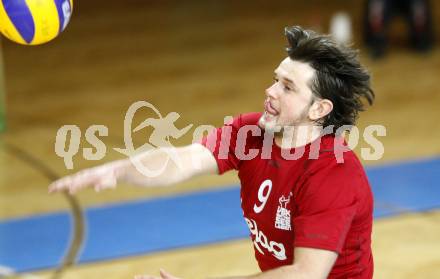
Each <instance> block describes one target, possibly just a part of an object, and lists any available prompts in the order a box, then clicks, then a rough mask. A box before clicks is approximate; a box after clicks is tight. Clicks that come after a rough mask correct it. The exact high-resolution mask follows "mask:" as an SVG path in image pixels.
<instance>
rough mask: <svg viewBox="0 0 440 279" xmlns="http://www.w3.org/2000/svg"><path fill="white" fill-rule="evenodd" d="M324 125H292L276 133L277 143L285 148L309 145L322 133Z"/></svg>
mask: <svg viewBox="0 0 440 279" xmlns="http://www.w3.org/2000/svg"><path fill="white" fill-rule="evenodd" d="M322 130H323V129H322V126H314V125H310V126H309V125H308V126H292V127H288V128H286V129H284V130H283V131H282V132H279V133H277V134H275V144H276V145H277V146H279V147H281V148H283V149H290V148H297V147H301V146H304V145H307V144H309V143H311V142H313V141H314V140H316V139H317V138H319V137H320V136H321V134H322Z"/></svg>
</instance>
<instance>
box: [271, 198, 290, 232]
mask: <svg viewBox="0 0 440 279" xmlns="http://www.w3.org/2000/svg"><path fill="white" fill-rule="evenodd" d="M291 197H292V193H290V194H289V196H287V198H286V197H285V196H284V195H282V196H281V198H280V199H279V200H278V202H279V205H278V209H277V216H276V217H275V228H277V229H280V230H286V231H291V230H292V227H291V225H290V210H289V209H287V205H288V204H289V203H290V198H291Z"/></svg>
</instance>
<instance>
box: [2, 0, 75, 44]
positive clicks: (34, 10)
mask: <svg viewBox="0 0 440 279" xmlns="http://www.w3.org/2000/svg"><path fill="white" fill-rule="evenodd" d="M72 8H73V0H0V31H1V32H2V34H3V35H4V36H5V37H7V38H8V39H10V40H12V41H14V42H16V43H19V44H23V45H39V44H44V43H46V42H49V41H51V40H53V39H54V38H56V37H57V36H58V35H59V34H60V33H61V32H63V31H64V29H65V28H66V26H67V24H68V23H69V20H70V17H71V15H72Z"/></svg>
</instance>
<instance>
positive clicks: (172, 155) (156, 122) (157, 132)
mask: <svg viewBox="0 0 440 279" xmlns="http://www.w3.org/2000/svg"><path fill="white" fill-rule="evenodd" d="M143 107H146V108H150V109H152V110H153V111H154V112H155V113H156V115H157V116H158V117H159V118H147V119H146V120H145V121H144V122H142V123H141V124H139V125H138V126H137V127H136V128H134V129H133V132H137V131H139V130H141V129H143V128H145V127H148V126H152V127H153V128H154V131H153V132H152V133H151V136H150V139H149V143H145V144H143V145H142V146H141V147H139V148H137V149H135V148H134V146H133V139H132V137H131V134H132V130H131V127H132V122H133V117H134V115H135V113H136V112H137V111H138V110H139V109H140V108H143ZM179 117H180V115H179V114H178V113H177V112H171V113H169V114H168V115H167V116H165V117H162V115H161V114H160V112H159V111H158V110H157V109H156V108H155V107H154V106H153V105H152V104H150V103H148V102H145V101H139V102H135V103H133V104H132V105H131V106H130V108H129V109H128V111H127V113H126V115H125V119H124V142H125V149H120V148H114V150H115V151H117V152H120V153H122V154H124V155H127V156H129V157H130V160H131V162H132V163H133V165H134V166H135V167H136V169H137V170H138V171H139V172H140V173H142V174H144V175H145V176H147V177H156V176H158V175H160V174H162V173H163V171H164V170H165V168H166V166H167V164H168V161H169V159H171V160H172V161H173V162H174V163H175V164H176V165H177V166H178V167H179V168H182V164H181V161H180V158H179V156H178V154H177V152H176V151H175V149H173V148H172V147H173V145H172V144H171V142H170V137H172V138H175V139H178V138H180V137H182V136H183V135H184V134H186V133H187V132H188V130H189V129H191V127H192V126H193V125H192V124H190V125H188V126H186V127H185V128H183V129H181V130H179V129H177V128H176V126H175V125H174V122H175V121H176V120H177V119H179ZM150 143H151V144H150ZM167 147H168V148H167ZM158 148H163V149H162V150H163V151H164V152H166V153H167V155H168V157H167V160H166V161H165V163H164V164H163V166H162V168H159V169H157V170H150V169H148V168H147V167H146V166H145V165H143V164H142V162H141V160H140V158H139V157H136V156H133V154H139V153H140V152H144V151H146V152H145V153H144V154H147V153H149V152H153V151H154V150H156V149H158Z"/></svg>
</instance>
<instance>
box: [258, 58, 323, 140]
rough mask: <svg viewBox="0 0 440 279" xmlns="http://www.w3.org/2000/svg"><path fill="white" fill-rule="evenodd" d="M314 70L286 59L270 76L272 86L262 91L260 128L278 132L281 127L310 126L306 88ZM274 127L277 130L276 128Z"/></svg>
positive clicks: (311, 98) (308, 99)
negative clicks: (262, 107)
mask: <svg viewBox="0 0 440 279" xmlns="http://www.w3.org/2000/svg"><path fill="white" fill-rule="evenodd" d="M314 76H315V70H314V69H313V68H312V67H311V66H310V65H309V64H307V63H303V62H299V61H294V60H292V59H290V58H289V57H287V58H286V59H284V60H283V61H282V62H281V64H280V65H279V66H278V68H277V69H276V70H275V73H274V83H273V84H272V85H271V86H270V87H269V88H267V89H266V99H265V102H264V113H263V116H262V117H261V118H260V120H259V125H260V127H261V128H263V129H265V130H268V131H273V132H279V131H282V128H281V130H279V128H280V127H283V126H299V125H311V124H312V123H313V122H312V121H311V119H310V117H309V113H310V108H311V106H312V103H313V94H312V90H311V88H310V85H311V83H312V79H313V77H314ZM277 127H278V128H277Z"/></svg>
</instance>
